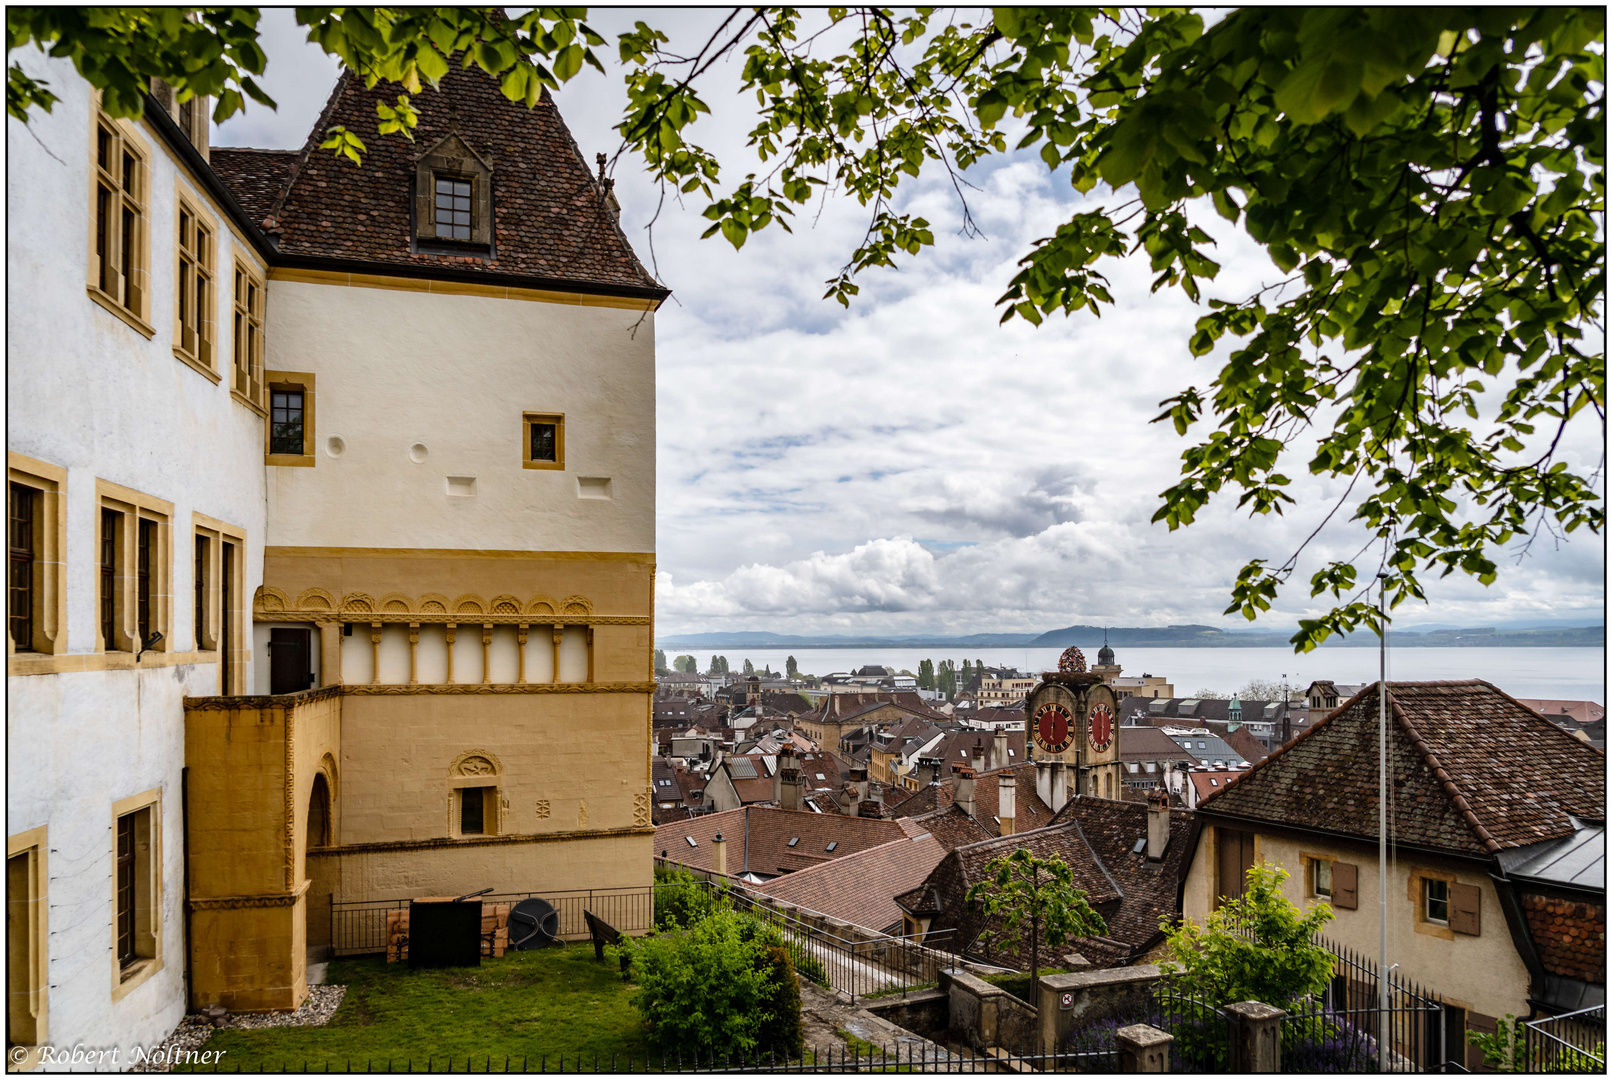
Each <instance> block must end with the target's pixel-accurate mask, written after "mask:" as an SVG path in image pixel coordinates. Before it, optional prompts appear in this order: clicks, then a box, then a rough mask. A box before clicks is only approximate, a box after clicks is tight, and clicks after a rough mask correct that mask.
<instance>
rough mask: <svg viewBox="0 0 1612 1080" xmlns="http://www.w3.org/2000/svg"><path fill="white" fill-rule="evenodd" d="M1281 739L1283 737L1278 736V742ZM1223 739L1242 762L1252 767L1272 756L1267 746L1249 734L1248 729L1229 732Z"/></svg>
mask: <svg viewBox="0 0 1612 1080" xmlns="http://www.w3.org/2000/svg"><path fill="white" fill-rule="evenodd" d="M1280 738H1281V736H1280V735H1278V736H1277V739H1278V741H1279V740H1280ZM1221 739H1223V740H1224V741H1225V743H1226V745H1227V746H1229V747H1231V748H1232V749H1233V750H1235V751H1237V753H1238V755H1239V756H1240V757H1241V758H1242V760H1244V761H1246V762H1248V763H1249V764H1250V765H1252V764H1253V763H1254V762H1256V761H1264V760H1265V759H1266V758H1267V757H1269V756H1270V751H1269V750H1267V749H1265V745H1264V744H1263V743H1261V742H1260V741H1259V740H1258V739H1256V738H1254V736H1253V735H1251V734H1250V733H1249V731H1248V729H1247V728H1238V729H1237V730H1236V731H1228V732H1226V733H1225V734H1224V735H1222V736H1221Z"/></svg>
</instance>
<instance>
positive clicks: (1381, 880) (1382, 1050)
mask: <svg viewBox="0 0 1612 1080" xmlns="http://www.w3.org/2000/svg"><path fill="white" fill-rule="evenodd" d="M1387 577H1388V575H1387V574H1386V573H1379V574H1378V575H1377V616H1378V625H1377V892H1378V915H1377V1071H1378V1072H1387V1071H1388V600H1387V597H1388V582H1387Z"/></svg>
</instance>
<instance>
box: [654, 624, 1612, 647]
mask: <svg viewBox="0 0 1612 1080" xmlns="http://www.w3.org/2000/svg"><path fill="white" fill-rule="evenodd" d="M1170 629H1171V630H1173V631H1176V633H1173V634H1171V633H1167V634H1164V635H1160V636H1157V637H1153V636H1150V635H1148V634H1147V633H1146V632H1145V631H1144V630H1142V629H1141V628H1125V629H1118V628H1116V629H1111V630H1110V631H1109V632H1108V635H1107V639H1106V640H1107V643H1108V644H1110V645H1112V646H1113V647H1114V648H1116V649H1121V648H1124V649H1273V648H1288V649H1290V648H1292V647H1293V643H1292V641H1291V640H1289V638H1288V637H1287V636H1286V635H1284V634H1259V633H1230V632H1226V631H1219V630H1209V629H1207V628H1202V629H1200V628H1196V627H1190V628H1189V627H1180V628H1175V627H1172V628H1170ZM1085 630H1086V628H1084V627H1082V628H1080V630H1079V631H1074V629H1073V628H1071V630H1069V631H1056V630H1054V631H1051V632H1049V633H1046V634H1036V635H1032V634H1023V635H1019V634H980V635H976V636H973V637H966V638H943V637H933V638H923V637H914V638H878V637H868V638H851V637H846V638H808V637H787V636H782V635H779V636H774V635H771V634H760V633H755V632H750V633H745V632H740V633H737V634H733V635H731V636H729V635H722V634H715V633H712V634H694V635H689V636H683V637H675V636H674V637H666V638H662V639H658V640H657V641H656V643H655V644H656V647H657V648H661V649H1057V648H1067V647H1068V646H1070V645H1078V646H1079V647H1080V648H1082V649H1098V648H1101V647H1102V645H1103V643H1104V640H1105V639H1104V636H1103V633H1102V631H1101V630H1099V631H1098V632H1097V633H1096V634H1095V635H1093V634H1090V633H1089V632H1080V631H1085ZM1071 631H1073V632H1071ZM1194 631H1196V632H1194ZM1388 643H1389V645H1390V646H1391V647H1392V648H1395V649H1449V648H1472V649H1603V650H1604V649H1605V648H1606V628H1605V627H1604V626H1587V627H1581V628H1573V629H1563V630H1490V631H1484V630H1460V631H1449V630H1435V631H1429V632H1419V631H1415V630H1400V631H1394V630H1390V631H1389V637H1388ZM1321 648H1323V649H1351V648H1352V649H1375V648H1377V637H1376V635H1375V634H1351V635H1349V636H1348V637H1337V636H1334V637H1332V638H1330V639H1328V640H1327V641H1325V642H1323V643H1322V645H1321Z"/></svg>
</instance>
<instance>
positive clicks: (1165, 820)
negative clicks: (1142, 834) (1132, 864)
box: [1147, 791, 1170, 862]
mask: <svg viewBox="0 0 1612 1080" xmlns="http://www.w3.org/2000/svg"><path fill="white" fill-rule="evenodd" d="M1169 846H1170V797H1169V796H1168V795H1166V794H1165V793H1164V792H1162V791H1161V792H1159V793H1158V795H1157V797H1153V798H1149V799H1148V801H1147V861H1148V862H1158V861H1159V860H1160V859H1162V858H1164V849H1165V848H1167V847H1169Z"/></svg>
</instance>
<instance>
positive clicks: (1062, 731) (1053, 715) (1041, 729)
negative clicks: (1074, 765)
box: [1035, 702, 1075, 754]
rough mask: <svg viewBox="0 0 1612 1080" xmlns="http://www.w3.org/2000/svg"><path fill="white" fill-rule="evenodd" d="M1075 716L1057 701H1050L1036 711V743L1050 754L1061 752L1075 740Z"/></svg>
mask: <svg viewBox="0 0 1612 1080" xmlns="http://www.w3.org/2000/svg"><path fill="white" fill-rule="evenodd" d="M1073 720H1074V717H1072V716H1070V715H1069V710H1068V709H1066V708H1064V707H1063V706H1062V705H1059V704H1058V703H1057V702H1048V703H1047V704H1045V705H1043V706H1041V708H1039V709H1037V710H1036V713H1035V744H1036V745H1037V746H1039V747H1041V749H1043V750H1045V751H1046V752H1047V753H1049V754H1061V753H1063V752H1064V751H1065V750H1067V749H1069V744H1070V743H1072V742H1074V741H1075V725H1074V723H1073V722H1072V721H1073Z"/></svg>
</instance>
